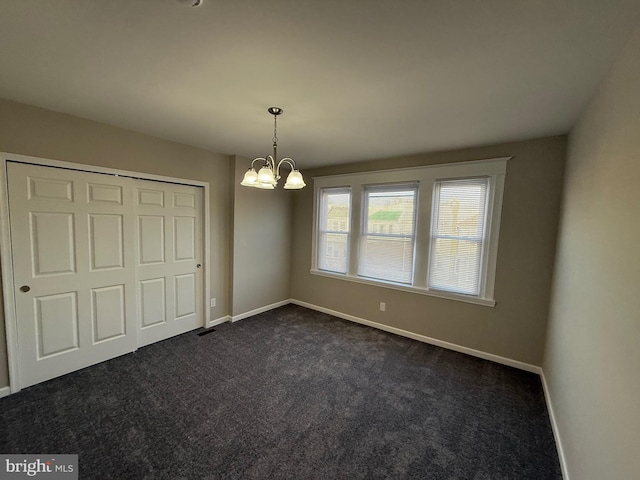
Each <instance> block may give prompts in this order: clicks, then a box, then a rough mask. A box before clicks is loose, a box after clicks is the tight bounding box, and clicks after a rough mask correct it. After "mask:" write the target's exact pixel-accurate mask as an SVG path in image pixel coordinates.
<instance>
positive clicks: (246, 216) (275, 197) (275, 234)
mask: <svg viewBox="0 0 640 480" xmlns="http://www.w3.org/2000/svg"><path fill="white" fill-rule="evenodd" d="M234 158H235V176H234V179H233V185H234V187H233V189H234V199H233V307H232V312H233V313H232V315H234V316H237V315H242V314H244V313H247V312H250V311H252V310H255V309H258V308H261V307H265V306H267V305H272V304H274V303H277V302H281V301H283V300H287V299H289V280H290V273H291V272H290V264H289V255H290V253H289V252H290V251H291V205H292V200H293V199H294V197H295V195H297V194H299V193H300V192H297V191H288V190H284V189H283V188H282V184H283V182H284V179H283V180H280V182H279V184H280V185H279V186H278V187H277V188H276V189H275V190H260V189H257V188H248V187H243V186H242V185H240V182H241V181H242V178H243V176H244V173H245V172H246V171H247V168H248V167H249V165H250V164H251V160H250V159H248V158H243V157H234ZM288 172H289V171H288V170H287V171H286V173H288Z"/></svg>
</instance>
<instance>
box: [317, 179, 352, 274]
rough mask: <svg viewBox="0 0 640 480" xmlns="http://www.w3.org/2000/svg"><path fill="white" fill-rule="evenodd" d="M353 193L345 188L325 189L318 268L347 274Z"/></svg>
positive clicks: (322, 194) (321, 202)
mask: <svg viewBox="0 0 640 480" xmlns="http://www.w3.org/2000/svg"><path fill="white" fill-rule="evenodd" d="M350 203H351V193H350V192H349V190H348V189H345V188H335V189H333V188H332V189H325V190H322V192H321V194H320V205H321V211H320V216H319V220H320V225H319V229H318V233H319V235H318V268H319V269H320V270H328V271H331V272H337V273H346V272H347V266H348V258H349V255H348V253H349V222H350V208H351V205H350Z"/></svg>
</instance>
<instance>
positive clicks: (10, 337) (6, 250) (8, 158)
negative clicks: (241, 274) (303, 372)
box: [0, 152, 211, 396]
mask: <svg viewBox="0 0 640 480" xmlns="http://www.w3.org/2000/svg"><path fill="white" fill-rule="evenodd" d="M12 161H13V162H19V163H27V164H31V165H40V166H43V167H58V168H66V169H68V170H77V171H81V172H87V173H99V174H106V175H115V176H121V177H131V178H136V179H141V180H152V181H157V182H164V183H177V184H179V185H189V186H193V187H202V189H203V195H202V203H203V209H202V212H203V217H204V218H203V222H202V242H203V243H202V247H203V252H202V254H203V262H202V264H203V265H202V267H203V272H202V274H203V276H204V278H203V292H202V293H203V297H202V302H203V304H204V305H203V312H204V318H203V322H202V326H203V327H205V328H206V327H207V326H208V325H209V324H210V323H211V309H210V308H209V298H210V297H211V271H210V268H209V267H210V256H211V239H210V221H211V220H210V216H211V213H210V206H209V182H201V181H197V180H189V179H185V178H176V177H168V176H163V175H155V174H151V173H144V172H134V171H130V170H120V169H114V168H107V167H98V166H94V165H85V164H82V163H72V162H64V161H61V160H53V159H49V158H41V157H32V156H28V155H19V154H15V153H7V152H0V259H1V261H2V272H1V275H2V295H3V300H4V304H3V306H4V323H5V331H6V339H7V342H6V343H7V360H8V370H9V390H10V392H11V393H17V392H19V391H20V390H21V389H22V386H21V385H20V376H19V369H20V365H19V357H18V319H17V316H16V302H15V296H14V292H15V289H14V277H13V252H12V248H11V226H10V224H9V188H8V183H7V182H8V180H9V179H8V175H7V162H12ZM0 390H3V389H1V388H0ZM0 396H2V395H0Z"/></svg>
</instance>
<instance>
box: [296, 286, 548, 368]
mask: <svg viewBox="0 0 640 480" xmlns="http://www.w3.org/2000/svg"><path fill="white" fill-rule="evenodd" d="M291 303H294V304H296V305H300V306H301V307H306V308H310V309H311V310H317V311H318V312H323V313H328V314H329V315H333V316H334V317H338V318H342V319H344V320H349V321H351V322H355V323H360V324H362V325H367V326H369V327H373V328H377V329H379V330H384V331H385V332H390V333H395V334H396V335H400V336H402V337H407V338H411V339H413V340H418V341H419V342H423V343H428V344H430V345H435V346H437V347H442V348H446V349H448V350H454V351H456V352H460V353H465V354H467V355H471V356H473V357H478V358H482V359H484V360H490V361H492V362H496V363H500V364H502V365H507V366H509V367H514V368H518V369H520V370H525V371H527V372H532V373H536V374H538V375H540V373H542V369H541V368H540V367H538V366H537V365H531V364H529V363H525V362H520V361H519V360H513V359H511V358H506V357H501V356H499V355H494V354H493V353H487V352H483V351H481V350H475V349H473V348H469V347H463V346H462V345H457V344H455V343H449V342H445V341H443V340H438V339H437V338H431V337H427V336H425V335H420V334H418V333H413V332H409V331H408V330H402V329H400V328H395V327H390V326H388V325H384V324H382V323H377V322H372V321H371V320H365V319H364V318H360V317H355V316H353V315H349V314H346V313H342V312H337V311H335V310H331V309H329V308H325V307H320V306H318V305H313V304H311V303H307V302H302V301H300V300H295V299H291Z"/></svg>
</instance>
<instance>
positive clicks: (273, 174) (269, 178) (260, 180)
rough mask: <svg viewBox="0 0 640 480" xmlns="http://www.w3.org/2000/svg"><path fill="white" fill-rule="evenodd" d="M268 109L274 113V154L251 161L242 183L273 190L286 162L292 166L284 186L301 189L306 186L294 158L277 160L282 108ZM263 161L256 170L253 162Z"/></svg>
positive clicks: (246, 185)
mask: <svg viewBox="0 0 640 480" xmlns="http://www.w3.org/2000/svg"><path fill="white" fill-rule="evenodd" d="M267 111H268V112H269V113H270V114H271V115H273V156H271V155H268V156H267V158H264V157H257V158H254V159H253V161H252V162H251V166H250V167H249V170H247V171H246V173H245V174H244V178H243V179H242V182H240V185H244V186H245V187H255V188H263V189H265V190H273V189H274V188H275V186H276V185H277V184H278V180H280V166H281V165H282V164H283V163H286V164H287V165H289V166H290V167H291V172H289V175H288V176H287V181H286V182H285V184H284V188H286V189H287V190H299V189H301V188H303V187H304V186H306V183H304V179H303V178H302V174H301V173H300V171H298V170H296V164H295V162H294V161H293V159H292V158H289V157H287V158H283V159H282V160H280V161H279V162H278V161H277V158H278V157H277V156H276V153H277V150H278V135H277V126H278V115H282V109H281V108H280V107H270V108H268V109H267ZM258 161H260V162H263V165H262V168H260V170H258V171H257V172H256V169H255V168H253V164H254V163H256V162H258Z"/></svg>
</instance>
